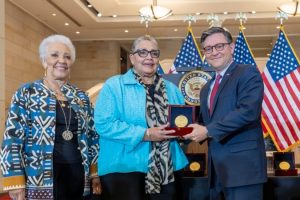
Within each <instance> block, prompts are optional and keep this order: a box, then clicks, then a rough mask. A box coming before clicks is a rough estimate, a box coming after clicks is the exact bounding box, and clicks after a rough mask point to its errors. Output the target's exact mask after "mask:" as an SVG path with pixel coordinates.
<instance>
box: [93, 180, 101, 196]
mask: <svg viewBox="0 0 300 200" xmlns="http://www.w3.org/2000/svg"><path fill="white" fill-rule="evenodd" d="M92 188H93V194H101V193H102V186H101V182H100V178H99V177H94V178H92Z"/></svg>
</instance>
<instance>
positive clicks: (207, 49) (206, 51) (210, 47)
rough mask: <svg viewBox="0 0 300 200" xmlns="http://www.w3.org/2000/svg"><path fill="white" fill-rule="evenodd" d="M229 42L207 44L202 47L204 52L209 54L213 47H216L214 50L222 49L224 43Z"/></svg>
mask: <svg viewBox="0 0 300 200" xmlns="http://www.w3.org/2000/svg"><path fill="white" fill-rule="evenodd" d="M228 44H230V43H218V44H216V45H214V46H207V47H204V48H203V51H204V53H206V54H210V53H212V52H213V50H214V48H215V49H216V51H222V50H223V49H224V47H225V45H228Z"/></svg>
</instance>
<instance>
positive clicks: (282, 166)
mask: <svg viewBox="0 0 300 200" xmlns="http://www.w3.org/2000/svg"><path fill="white" fill-rule="evenodd" d="M279 168H280V169H282V170H288V169H290V168H291V165H290V164H289V163H288V162H286V161H282V162H280V163H279Z"/></svg>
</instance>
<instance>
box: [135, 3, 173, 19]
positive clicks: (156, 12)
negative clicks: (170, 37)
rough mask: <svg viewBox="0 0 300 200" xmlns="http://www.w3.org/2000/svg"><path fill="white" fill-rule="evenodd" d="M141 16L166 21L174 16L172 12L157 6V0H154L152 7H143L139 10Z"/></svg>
mask: <svg viewBox="0 0 300 200" xmlns="http://www.w3.org/2000/svg"><path fill="white" fill-rule="evenodd" d="M139 13H140V15H141V16H148V17H151V18H153V19H155V20H159V19H164V18H166V17H168V16H170V15H171V14H172V10H171V9H169V8H165V7H162V6H158V5H157V0H153V4H152V5H151V6H145V7H142V8H141V9H140V10H139Z"/></svg>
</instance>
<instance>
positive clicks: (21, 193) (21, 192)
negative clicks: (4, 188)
mask: <svg viewBox="0 0 300 200" xmlns="http://www.w3.org/2000/svg"><path fill="white" fill-rule="evenodd" d="M8 194H9V197H10V198H11V199H12V200H25V189H24V188H21V189H16V190H10V191H9V192H8Z"/></svg>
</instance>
